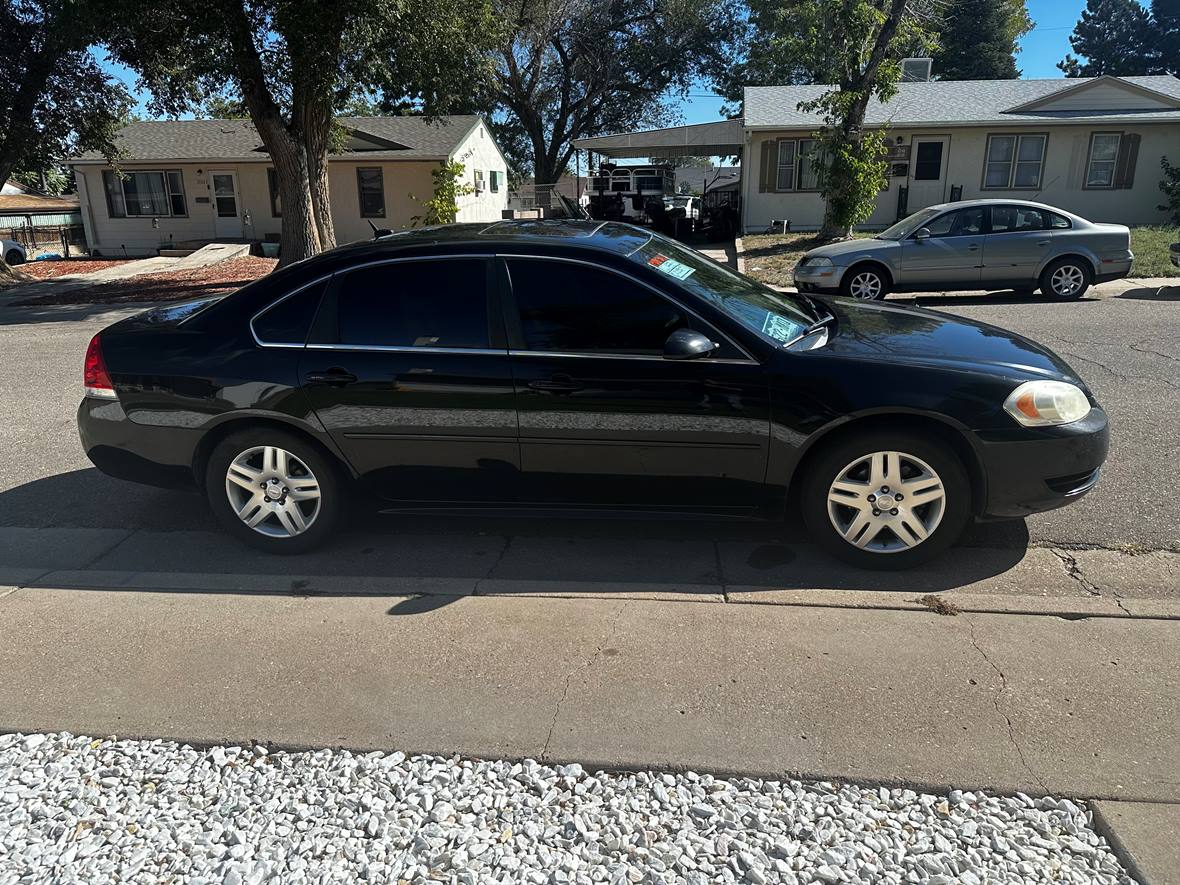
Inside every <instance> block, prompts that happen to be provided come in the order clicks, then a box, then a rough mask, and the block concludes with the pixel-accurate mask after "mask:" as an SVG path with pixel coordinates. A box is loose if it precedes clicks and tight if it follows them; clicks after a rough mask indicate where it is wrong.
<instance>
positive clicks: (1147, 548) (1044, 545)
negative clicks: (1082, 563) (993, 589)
mask: <svg viewBox="0 0 1180 885" xmlns="http://www.w3.org/2000/svg"><path fill="white" fill-rule="evenodd" d="M963 546H973V545H969V544H965V545H963ZM974 546H976V547H978V548H983V547H986V546H987V545H974ZM1028 546H1029V547H1037V548H1040V549H1043V550H1052V549H1054V548H1058V549H1061V550H1106V551H1109V552H1110V553H1121V554H1122V555H1123V556H1143V555H1144V554H1147V553H1180V547H1178V546H1176V545H1174V544H1173V545H1168V544H1163V545H1155V546H1153V545H1151V544H1143V543H1140V542H1138V541H1137V542H1135V543H1132V544H1102V543H1088V542H1085V541H1053V540H1048V539H1042V540H1039V541H1031V542H1029V545H1028Z"/></svg>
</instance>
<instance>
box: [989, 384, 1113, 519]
mask: <svg viewBox="0 0 1180 885" xmlns="http://www.w3.org/2000/svg"><path fill="white" fill-rule="evenodd" d="M974 436H975V443H976V450H977V451H978V453H979V457H980V461H981V463H982V466H983V475H984V477H985V478H986V486H987V492H986V497H985V501H984V504H983V506H982V507H981V508H980V510H981V513H980V515H981V516H983V517H984V518H995V519H1011V518H1019V517H1023V516H1028V515H1029V514H1031V513H1040V512H1042V511H1045V510H1053V509H1055V508H1057V507H1064V506H1065V505H1066V504H1072V503H1073V502H1074V501H1077V500H1079V499H1081V498H1082V497H1084V496H1085V495H1086V494H1087V493H1088V492H1089V491H1090V490H1091V489H1093V488H1094V486H1095V485H1097V484H1098V477H1099V474H1100V472H1101V469H1102V464H1103V462H1104V461H1105V460H1106V453H1107V451H1108V449H1109V447H1110V428H1109V424H1108V422H1107V419H1106V413H1105V412H1104V411H1103V410H1102V409H1101V408H1100V407H1098V406H1094V408H1092V409H1091V410H1090V414H1088V415H1087V416H1086V417H1085V418H1083V419H1082V420H1081V421H1075V422H1073V423H1072V424H1065V425H1062V426H1060V427H1046V428H1026V427H1014V428H1013V429H1012V430H1002V431H977V432H976V433H975V434H974Z"/></svg>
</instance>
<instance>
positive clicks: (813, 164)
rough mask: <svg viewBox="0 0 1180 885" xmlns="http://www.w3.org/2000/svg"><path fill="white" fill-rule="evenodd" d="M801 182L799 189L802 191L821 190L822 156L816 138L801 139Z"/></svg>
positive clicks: (799, 151) (799, 152)
mask: <svg viewBox="0 0 1180 885" xmlns="http://www.w3.org/2000/svg"><path fill="white" fill-rule="evenodd" d="M798 154H799V180H798V189H799V190H801V191H816V190H819V167H820V162H819V160H820V154H819V151H818V150H817V149H816V146H815V139H814V138H801V139H799V150H798Z"/></svg>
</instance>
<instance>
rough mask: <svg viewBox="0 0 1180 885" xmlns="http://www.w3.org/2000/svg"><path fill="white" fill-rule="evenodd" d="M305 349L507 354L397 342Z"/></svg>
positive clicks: (334, 345)
mask: <svg viewBox="0 0 1180 885" xmlns="http://www.w3.org/2000/svg"><path fill="white" fill-rule="evenodd" d="M306 349H307V350H348V351H370V352H377V353H472V354H482V355H484V356H487V355H493V356H507V355H508V350H506V349H505V350H495V349H494V348H488V347H414V346H413V345H408V344H407V345H399V344H308V345H307V348H306Z"/></svg>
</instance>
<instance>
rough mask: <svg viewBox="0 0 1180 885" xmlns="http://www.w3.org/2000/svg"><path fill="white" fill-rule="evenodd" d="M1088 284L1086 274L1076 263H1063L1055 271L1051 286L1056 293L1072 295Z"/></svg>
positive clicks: (1050, 281)
mask: <svg viewBox="0 0 1180 885" xmlns="http://www.w3.org/2000/svg"><path fill="white" fill-rule="evenodd" d="M1085 284H1086V275H1085V273H1084V272H1083V271H1082V269H1081V268H1080V267H1078V266H1077V265H1076V264H1063V265H1061V267H1059V268H1057V270H1055V271H1053V276H1051V277H1050V278H1049V287H1050V288H1051V289H1052V290H1053V294H1054V295H1072V294H1074V293H1075V292H1077V291H1078V290H1079V289H1081V288H1082V286H1084V285H1085Z"/></svg>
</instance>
